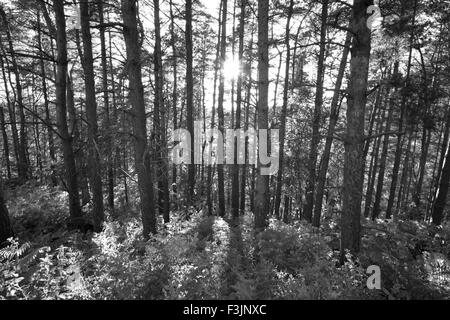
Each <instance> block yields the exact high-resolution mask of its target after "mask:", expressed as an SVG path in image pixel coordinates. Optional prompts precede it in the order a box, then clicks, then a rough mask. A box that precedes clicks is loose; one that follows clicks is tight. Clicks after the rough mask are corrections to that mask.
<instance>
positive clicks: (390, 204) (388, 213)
mask: <svg viewBox="0 0 450 320" xmlns="http://www.w3.org/2000/svg"><path fill="white" fill-rule="evenodd" d="M417 1H418V0H415V1H414V13H413V22H412V27H411V35H410V40H409V57H408V65H407V70H406V81H405V88H406V87H407V86H408V84H409V80H410V79H409V78H410V73H411V62H412V50H413V44H414V26H415V21H416V11H417ZM407 99H408V97H406V96H405V95H403V98H402V104H401V106H400V119H399V125H398V132H399V133H398V135H397V150H396V152H395V160H394V168H393V169H392V179H391V188H390V192H389V200H388V205H387V209H386V216H389V217H390V216H391V215H392V209H393V208H394V202H395V193H396V190H397V182H398V174H399V171H400V164H401V160H402V144H403V134H402V131H403V127H404V118H405V113H406V103H407Z"/></svg>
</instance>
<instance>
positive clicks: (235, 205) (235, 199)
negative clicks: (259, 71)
mask: <svg viewBox="0 0 450 320" xmlns="http://www.w3.org/2000/svg"><path fill="white" fill-rule="evenodd" d="M246 4H247V0H240V19H239V49H238V50H239V52H238V55H239V62H240V63H242V62H243V57H244V27H245V8H246ZM242 80H243V74H242V73H241V72H240V73H239V77H238V81H237V92H236V125H235V127H234V128H235V130H240V129H241V113H242V110H241V109H242V83H243V81H242ZM237 139H240V137H237V138H234V166H233V189H232V201H231V202H232V204H231V208H232V215H233V217H234V218H237V217H239V209H240V206H239V165H238V158H239V150H238V144H237Z"/></svg>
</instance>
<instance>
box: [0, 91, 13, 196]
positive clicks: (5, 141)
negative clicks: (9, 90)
mask: <svg viewBox="0 0 450 320" xmlns="http://www.w3.org/2000/svg"><path fill="white" fill-rule="evenodd" d="M5 85H6V84H5ZM0 126H1V127H2V137H3V152H4V155H5V162H6V171H7V174H8V180H11V162H10V159H9V142H8V134H7V132H6V124H5V113H4V112H3V105H0ZM0 190H1V189H0ZM0 192H1V191H0Z"/></svg>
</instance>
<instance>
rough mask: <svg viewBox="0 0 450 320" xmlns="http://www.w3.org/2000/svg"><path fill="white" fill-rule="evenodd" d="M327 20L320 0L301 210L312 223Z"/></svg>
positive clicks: (324, 8)
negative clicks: (317, 41)
mask: <svg viewBox="0 0 450 320" xmlns="http://www.w3.org/2000/svg"><path fill="white" fill-rule="evenodd" d="M327 19H328V0H322V15H321V21H322V25H321V29H320V52H319V61H318V63H317V85H316V97H315V102H314V115H313V123H312V129H313V131H312V138H311V146H310V151H309V161H308V183H307V187H306V203H305V208H304V210H303V214H304V216H305V219H306V220H307V221H309V222H312V213H313V207H314V190H315V185H316V167H317V153H318V151H317V150H318V146H319V142H320V121H321V117H322V104H323V83H324V75H325V46H326V43H325V41H326V36H327Z"/></svg>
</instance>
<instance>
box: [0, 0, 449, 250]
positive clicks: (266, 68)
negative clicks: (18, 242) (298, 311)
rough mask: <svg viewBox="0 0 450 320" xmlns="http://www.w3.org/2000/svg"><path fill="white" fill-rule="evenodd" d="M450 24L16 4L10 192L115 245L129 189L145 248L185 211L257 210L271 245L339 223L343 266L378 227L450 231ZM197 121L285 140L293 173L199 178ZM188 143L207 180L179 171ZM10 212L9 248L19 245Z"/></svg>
mask: <svg viewBox="0 0 450 320" xmlns="http://www.w3.org/2000/svg"><path fill="white" fill-rule="evenodd" d="M213 10H215V11H214V12H213ZM217 10H218V11H217ZM377 11H379V12H381V18H379V19H376V20H375V21H372V20H373V17H374V14H375V13H376V12H377ZM449 13H450V8H449V5H448V4H447V3H445V2H441V1H421V0H407V1H397V0H385V1H380V3H379V6H378V5H377V6H375V4H374V2H373V1H369V0H354V1H353V3H352V4H350V3H349V2H346V1H333V0H321V1H294V0H286V1H273V2H272V1H268V0H260V1H253V0H235V1H227V0H221V1H220V4H219V2H218V3H217V7H214V8H213V9H212V10H211V8H210V7H209V6H208V7H207V6H205V4H204V3H202V2H200V1H192V0H186V1H178V0H177V1H175V0H170V1H169V2H167V1H164V2H163V1H159V0H154V1H149V0H141V1H137V0H121V1H116V0H109V1H102V0H96V1H93V0H92V1H88V0H81V1H79V2H76V3H75V2H71V1H59V0H54V1H42V0H36V1H2V3H1V5H0V25H1V31H0V68H1V74H0V78H1V79H0V122H1V123H0V125H1V131H2V132H1V133H2V137H1V146H2V150H1V155H2V156H1V161H0V165H1V170H2V171H1V178H2V180H3V182H2V184H0V189H3V188H5V186H6V188H5V189H8V188H13V187H14V186H16V185H20V184H24V183H26V182H27V181H30V180H38V181H40V182H41V183H44V184H51V185H59V186H60V187H61V188H63V189H64V190H66V191H67V193H68V195H69V197H68V208H69V211H70V220H69V222H68V226H69V228H72V229H83V228H85V227H86V224H88V223H92V224H93V228H94V230H95V231H96V232H101V230H102V226H103V223H104V221H105V218H106V217H111V218H113V219H114V218H115V217H117V214H118V212H119V211H118V210H117V206H118V203H117V192H118V191H117V190H118V189H120V190H124V192H125V195H127V194H128V192H130V191H129V189H130V185H137V190H138V192H139V199H140V200H139V201H140V211H141V217H142V225H143V236H144V238H146V239H148V238H149V236H150V235H151V234H156V233H158V230H159V229H160V228H161V225H158V221H159V220H158V216H159V215H161V216H162V217H163V219H164V222H165V223H168V222H169V221H170V217H171V212H173V211H174V210H185V211H186V212H190V210H191V209H192V208H195V209H198V208H203V207H205V212H207V213H208V214H209V215H218V216H221V217H225V216H230V217H233V218H238V217H239V216H241V215H243V214H246V213H247V212H248V211H251V212H253V213H254V227H255V229H256V230H257V231H262V230H264V228H266V226H267V225H268V221H269V219H270V218H271V217H275V218H277V219H280V220H281V219H282V220H283V221H285V222H286V223H290V222H291V221H294V220H299V219H302V220H305V221H307V222H308V223H311V224H313V225H314V226H315V227H318V228H319V227H320V226H321V225H322V223H323V221H324V220H325V219H331V218H335V219H337V220H338V221H339V223H340V229H341V255H342V258H344V257H345V254H346V252H347V250H349V251H350V252H352V253H355V254H357V253H358V252H359V251H360V242H361V236H362V230H361V225H362V222H363V221H364V219H372V220H374V221H376V220H377V219H386V220H390V219H393V220H394V221H395V220H398V219H411V220H417V221H425V222H431V223H433V224H434V225H441V224H442V223H443V222H444V220H445V217H446V210H447V206H446V203H447V194H448V189H449V181H450V152H449V142H450V108H449V96H450V92H449V88H448V85H447V84H448V81H449V78H450V74H449V70H450V69H449V67H450V65H449V61H450V60H449V43H450V37H449V36H450V29H449V23H448V21H450V19H449ZM230 57H234V59H235V60H237V61H238V64H237V65H233V64H229V61H230V60H232V58H230ZM227 68H228V69H227ZM230 68H237V69H238V70H229V69H230ZM234 71H237V72H234ZM230 74H232V75H230ZM195 121H200V122H201V123H202V126H203V129H204V130H207V129H208V128H209V127H212V128H217V129H219V130H220V131H221V132H225V129H227V128H229V129H235V130H239V129H245V130H247V129H248V128H253V127H254V128H256V129H258V130H261V129H279V130H280V142H279V150H280V152H279V154H280V157H279V160H280V164H279V170H278V172H277V174H276V175H274V176H267V175H263V174H261V170H263V169H264V168H266V166H267V163H265V162H263V161H262V159H261V157H258V164H257V165H256V166H253V165H250V162H249V156H250V152H252V150H249V147H250V141H249V139H248V138H244V140H245V148H244V149H245V152H244V158H245V163H246V164H244V165H238V164H237V163H238V157H239V154H238V152H234V160H235V164H233V165H223V164H217V165H208V164H207V163H205V159H202V165H198V164H194V162H195V152H194V149H195V148H194V147H193V146H194V144H195V143H197V141H196V140H194V136H195V126H194V124H195ZM178 128H185V129H187V130H188V131H189V133H190V134H191V140H190V143H191V146H192V147H191V151H190V152H189V155H188V158H189V159H190V160H191V162H190V163H192V164H189V165H183V166H177V165H175V164H173V163H172V160H171V158H170V156H169V155H170V154H171V151H172V149H173V148H174V145H173V143H171V137H172V133H173V132H174V130H176V129H178ZM239 139H240V137H236V138H234V139H233V143H232V145H233V146H234V147H235V148H237V146H238V145H239V141H238V140H239ZM268 139H270V137H268ZM259 143H260V144H261V143H263V142H262V141H261V140H259ZM211 145H212V141H205V142H204V143H203V144H202V146H201V149H202V151H203V150H205V149H206V150H208V149H209V148H211ZM272 147H273V148H274V147H275V146H272ZM4 185H5V186H4ZM125 198H126V201H128V198H127V197H125ZM6 202H7V198H5V197H4V196H3V193H0V243H3V242H4V241H6V239H8V238H9V237H11V236H12V235H13V230H11V225H10V222H9V217H8V210H7V203H6ZM88 203H91V206H89V208H90V209H89V210H90V211H91V214H92V217H93V220H92V222H89V221H88V220H87V218H85V213H86V212H85V211H86V208H87V207H86V204H88Z"/></svg>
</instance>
